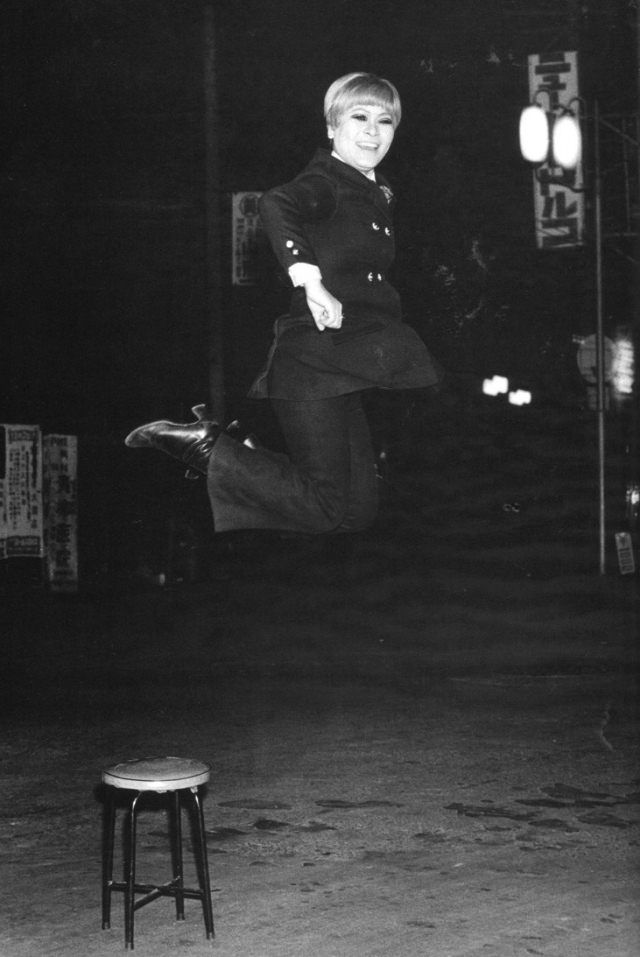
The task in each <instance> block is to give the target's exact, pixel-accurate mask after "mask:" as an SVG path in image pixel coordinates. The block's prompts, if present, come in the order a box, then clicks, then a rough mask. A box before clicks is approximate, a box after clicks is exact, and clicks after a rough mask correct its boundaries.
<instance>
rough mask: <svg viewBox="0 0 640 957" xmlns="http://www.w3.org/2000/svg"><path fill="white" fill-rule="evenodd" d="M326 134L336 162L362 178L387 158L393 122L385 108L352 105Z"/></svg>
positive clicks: (393, 130)
mask: <svg viewBox="0 0 640 957" xmlns="http://www.w3.org/2000/svg"><path fill="white" fill-rule="evenodd" d="M327 131H328V134H329V137H330V138H331V139H332V140H333V149H334V150H335V152H336V153H337V154H338V156H339V157H340V159H341V160H342V161H343V162H344V163H348V164H349V166H353V168H354V169H357V170H359V171H360V172H361V173H364V174H365V176H366V175H367V174H368V173H370V172H371V170H373V169H375V167H376V166H377V165H378V163H379V162H380V161H381V160H382V159H384V157H385V156H386V155H387V152H388V150H389V147H390V146H391V144H392V142H393V137H394V135H395V123H394V119H393V117H392V115H391V113H390V112H389V111H388V110H387V109H386V108H385V107H383V106H377V105H375V104H359V103H355V104H354V105H353V106H352V107H350V108H349V109H347V110H345V112H344V113H342V114H341V115H340V116H339V118H338V120H337V122H336V125H335V126H332V125H331V124H329V125H328V126H327Z"/></svg>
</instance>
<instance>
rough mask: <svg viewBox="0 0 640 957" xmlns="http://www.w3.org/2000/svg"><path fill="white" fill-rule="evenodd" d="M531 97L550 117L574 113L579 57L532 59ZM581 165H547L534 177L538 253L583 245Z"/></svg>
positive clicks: (559, 55)
mask: <svg viewBox="0 0 640 957" xmlns="http://www.w3.org/2000/svg"><path fill="white" fill-rule="evenodd" d="M529 95H530V98H531V101H532V102H533V101H536V102H538V103H541V104H542V103H544V108H545V109H546V111H547V112H548V113H549V114H554V115H557V114H559V113H561V112H562V110H563V109H565V108H569V107H571V108H572V109H575V106H576V103H577V97H578V55H577V53H575V52H573V51H571V52H564V53H540V54H533V55H532V56H530V57H529ZM581 187H582V165H581V163H578V165H577V166H576V168H575V169H563V168H562V167H558V166H554V165H552V164H551V163H549V162H545V163H544V164H542V166H541V167H540V168H539V169H538V170H537V172H536V173H535V174H534V177H533V191H534V211H535V223H536V243H537V246H538V248H539V249H559V248H562V247H566V246H578V245H580V244H581V243H582V242H583V241H584V194H583V193H582V192H576V190H577V189H581Z"/></svg>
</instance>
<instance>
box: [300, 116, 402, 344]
mask: <svg viewBox="0 0 640 957" xmlns="http://www.w3.org/2000/svg"><path fill="white" fill-rule="evenodd" d="M327 135H328V136H329V139H330V140H333V151H334V152H335V153H336V154H337V155H338V157H339V158H340V159H341V160H342V161H343V163H348V164H349V166H352V167H353V168H354V169H357V170H358V171H359V172H360V173H363V174H364V175H365V176H368V177H370V178H371V177H372V173H373V170H374V169H375V168H376V166H377V165H378V163H380V162H381V160H383V159H384V157H385V156H386V154H387V152H388V150H389V147H390V146H391V144H392V142H393V137H394V135H395V124H394V121H393V118H392V116H391V114H390V113H389V112H388V111H387V110H386V109H384V107H382V106H376V105H374V104H367V105H365V104H355V105H354V106H352V107H350V108H349V109H348V110H346V111H345V112H344V113H342V114H341V115H340V116H339V118H338V120H337V122H336V125H335V126H332V125H330V124H328V125H327ZM304 291H305V295H306V297H307V305H308V307H309V311H310V313H311V315H312V316H313V321H314V322H315V324H316V326H317V327H318V329H319V330H320V331H321V332H322V331H323V329H340V327H341V326H342V303H341V302H340V301H339V300H338V299H336V298H335V296H332V295H331V293H330V292H329V290H328V289H327V288H326V287H325V285H324V283H323V282H322V280H321V279H310V280H308V281H307V282H305V284H304Z"/></svg>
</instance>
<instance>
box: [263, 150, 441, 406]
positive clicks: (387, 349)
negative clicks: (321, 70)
mask: <svg viewBox="0 0 640 957" xmlns="http://www.w3.org/2000/svg"><path fill="white" fill-rule="evenodd" d="M393 203H394V200H393V194H392V192H391V189H390V188H389V184H388V183H387V181H386V180H385V179H384V178H383V177H381V176H380V175H378V176H377V180H376V181H373V180H370V179H368V177H366V176H365V175H364V174H363V173H360V172H359V171H358V170H356V169H354V168H352V167H351V166H349V165H348V164H346V163H343V162H342V161H341V160H339V159H336V158H335V157H333V156H332V155H331V154H330V153H329V152H328V151H327V150H318V151H317V153H316V155H315V156H314V157H313V159H312V161H311V162H310V163H309V165H308V166H307V167H306V169H304V170H303V172H302V173H300V175H299V176H297V177H296V178H295V179H294V180H292V181H291V182H290V183H286V184H285V185H283V186H278V187H276V188H274V189H271V190H269V191H268V192H266V193H265V194H264V195H263V196H262V197H261V200H260V216H261V219H262V222H263V224H264V227H265V230H266V233H267V235H268V238H269V241H270V243H271V246H272V248H273V251H274V253H275V255H276V258H277V259H278V261H279V263H280V265H281V266H282V267H283V268H284V269H285V270H288V269H289V268H290V267H291V266H293V265H294V264H296V263H308V264H311V265H315V266H317V267H318V268H319V269H320V272H321V274H322V282H323V284H324V286H325V287H326V288H327V289H328V291H329V292H330V293H331V294H332V295H333V296H335V297H336V299H338V300H340V302H341V303H342V312H343V322H342V328H341V329H338V330H331V329H326V330H324V331H322V332H319V331H318V329H317V328H316V326H315V323H314V321H313V317H312V316H311V313H310V312H309V309H308V306H307V302H306V297H305V292H304V288H303V287H297V288H294V290H293V293H292V296H291V302H290V306H289V313H288V314H287V315H286V316H283V317H281V318H280V319H278V320H277V321H276V325H275V329H274V334H275V339H274V345H273V347H272V349H271V352H270V355H269V359H268V362H267V366H266V367H265V369H264V370H263V373H262V374H261V376H259V377H258V379H257V380H256V383H254V386H253V388H252V390H251V392H250V395H252V396H253V397H255V398H262V397H266V396H267V395H271V396H272V397H275V398H295V399H304V398H321V397H327V396H331V395H339V394H343V393H346V392H352V391H356V390H358V389H364V388H369V387H380V388H415V387H420V386H428V385H433V384H434V382H435V381H437V379H438V377H439V371H438V369H437V366H436V364H435V363H434V362H433V360H432V359H431V357H430V356H429V353H428V352H427V350H426V348H425V346H424V343H423V342H422V340H421V339H420V338H419V337H418V336H417V334H416V333H415V331H414V330H413V329H411V328H410V327H409V326H407V325H405V324H404V323H403V322H402V311H401V303H400V297H399V295H398V293H397V291H396V290H395V288H394V287H393V286H392V284H391V283H390V282H389V281H388V278H387V272H388V270H389V268H390V266H391V264H392V262H393V258H394V253H395V245H394V233H393V221H392V212H393Z"/></svg>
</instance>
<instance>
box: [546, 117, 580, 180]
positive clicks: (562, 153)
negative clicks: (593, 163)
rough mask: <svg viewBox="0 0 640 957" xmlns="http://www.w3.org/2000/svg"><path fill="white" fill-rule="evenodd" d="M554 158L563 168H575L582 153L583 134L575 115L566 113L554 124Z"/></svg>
mask: <svg viewBox="0 0 640 957" xmlns="http://www.w3.org/2000/svg"><path fill="white" fill-rule="evenodd" d="M552 148H553V158H554V160H555V162H556V163H557V164H558V166H562V168H563V169H575V168H576V166H577V165H578V163H579V162H580V157H581V155H582V134H581V132H580V124H579V123H578V120H577V119H576V117H575V116H573V115H572V114H570V113H566V114H565V115H564V116H560V117H558V119H557V120H556V121H555V123H554V124H553V138H552Z"/></svg>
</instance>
